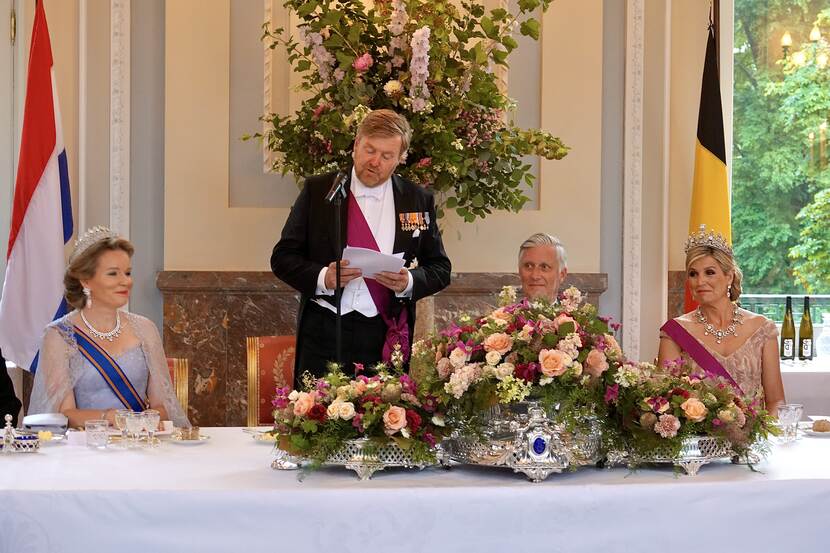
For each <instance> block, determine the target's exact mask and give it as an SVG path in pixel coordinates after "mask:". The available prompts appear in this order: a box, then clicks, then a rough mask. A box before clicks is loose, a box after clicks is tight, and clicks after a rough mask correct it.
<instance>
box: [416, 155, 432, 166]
mask: <svg viewBox="0 0 830 553" xmlns="http://www.w3.org/2000/svg"><path fill="white" fill-rule="evenodd" d="M430 165H432V158H431V157H422V158H421V159H419V160H418V163H416V164H415V166H416V167H429V166H430Z"/></svg>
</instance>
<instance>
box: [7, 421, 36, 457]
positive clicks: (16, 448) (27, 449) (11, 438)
mask: <svg viewBox="0 0 830 553" xmlns="http://www.w3.org/2000/svg"><path fill="white" fill-rule="evenodd" d="M5 419H6V427H5V428H4V429H3V441H2V443H0V448H2V452H3V453H6V454H8V453H35V452H36V451H37V450H38V449H40V440H39V439H38V437H37V434H32V433H30V432H16V431H15V429H14V428H12V416H11V415H6V417H5Z"/></svg>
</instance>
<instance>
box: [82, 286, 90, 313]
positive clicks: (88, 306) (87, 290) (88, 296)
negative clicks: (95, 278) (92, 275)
mask: <svg viewBox="0 0 830 553" xmlns="http://www.w3.org/2000/svg"><path fill="white" fill-rule="evenodd" d="M84 295H85V296H86V308H87V309H89V308H90V307H92V290H90V289H89V288H87V287H84Z"/></svg>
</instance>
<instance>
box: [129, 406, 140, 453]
mask: <svg viewBox="0 0 830 553" xmlns="http://www.w3.org/2000/svg"><path fill="white" fill-rule="evenodd" d="M126 422H127V433H128V434H129V435H130V445H131V446H132V447H137V446H138V443H139V437H140V436H141V432H142V431H143V430H144V413H133V412H130V413H129V414H127V416H126Z"/></svg>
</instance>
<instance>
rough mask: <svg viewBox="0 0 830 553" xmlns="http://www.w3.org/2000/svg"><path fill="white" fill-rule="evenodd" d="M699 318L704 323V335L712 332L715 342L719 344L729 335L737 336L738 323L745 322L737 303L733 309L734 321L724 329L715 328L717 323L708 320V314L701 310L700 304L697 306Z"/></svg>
mask: <svg viewBox="0 0 830 553" xmlns="http://www.w3.org/2000/svg"><path fill="white" fill-rule="evenodd" d="M697 320H698V322H700V323H701V324H703V335H704V336H708V335H710V334H711V335H712V336H714V337H715V342H717V343H719V344H720V343H721V342H722V341H723V339H724V338H726V337H727V336H730V335H731V336H735V337H737V336H738V325H742V324H744V321H743V316H742V315H741V314H740V313H739V311H738V306H737V305H735V306H734V309H732V322H731V323H729V326H727V327H726V328H725V329H723V330H721V329H719V328H715V325H713V324H712V323H710V322H709V321H708V320H706V316H705V315H704V314H703V311H701V309H700V306H698V308H697Z"/></svg>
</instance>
